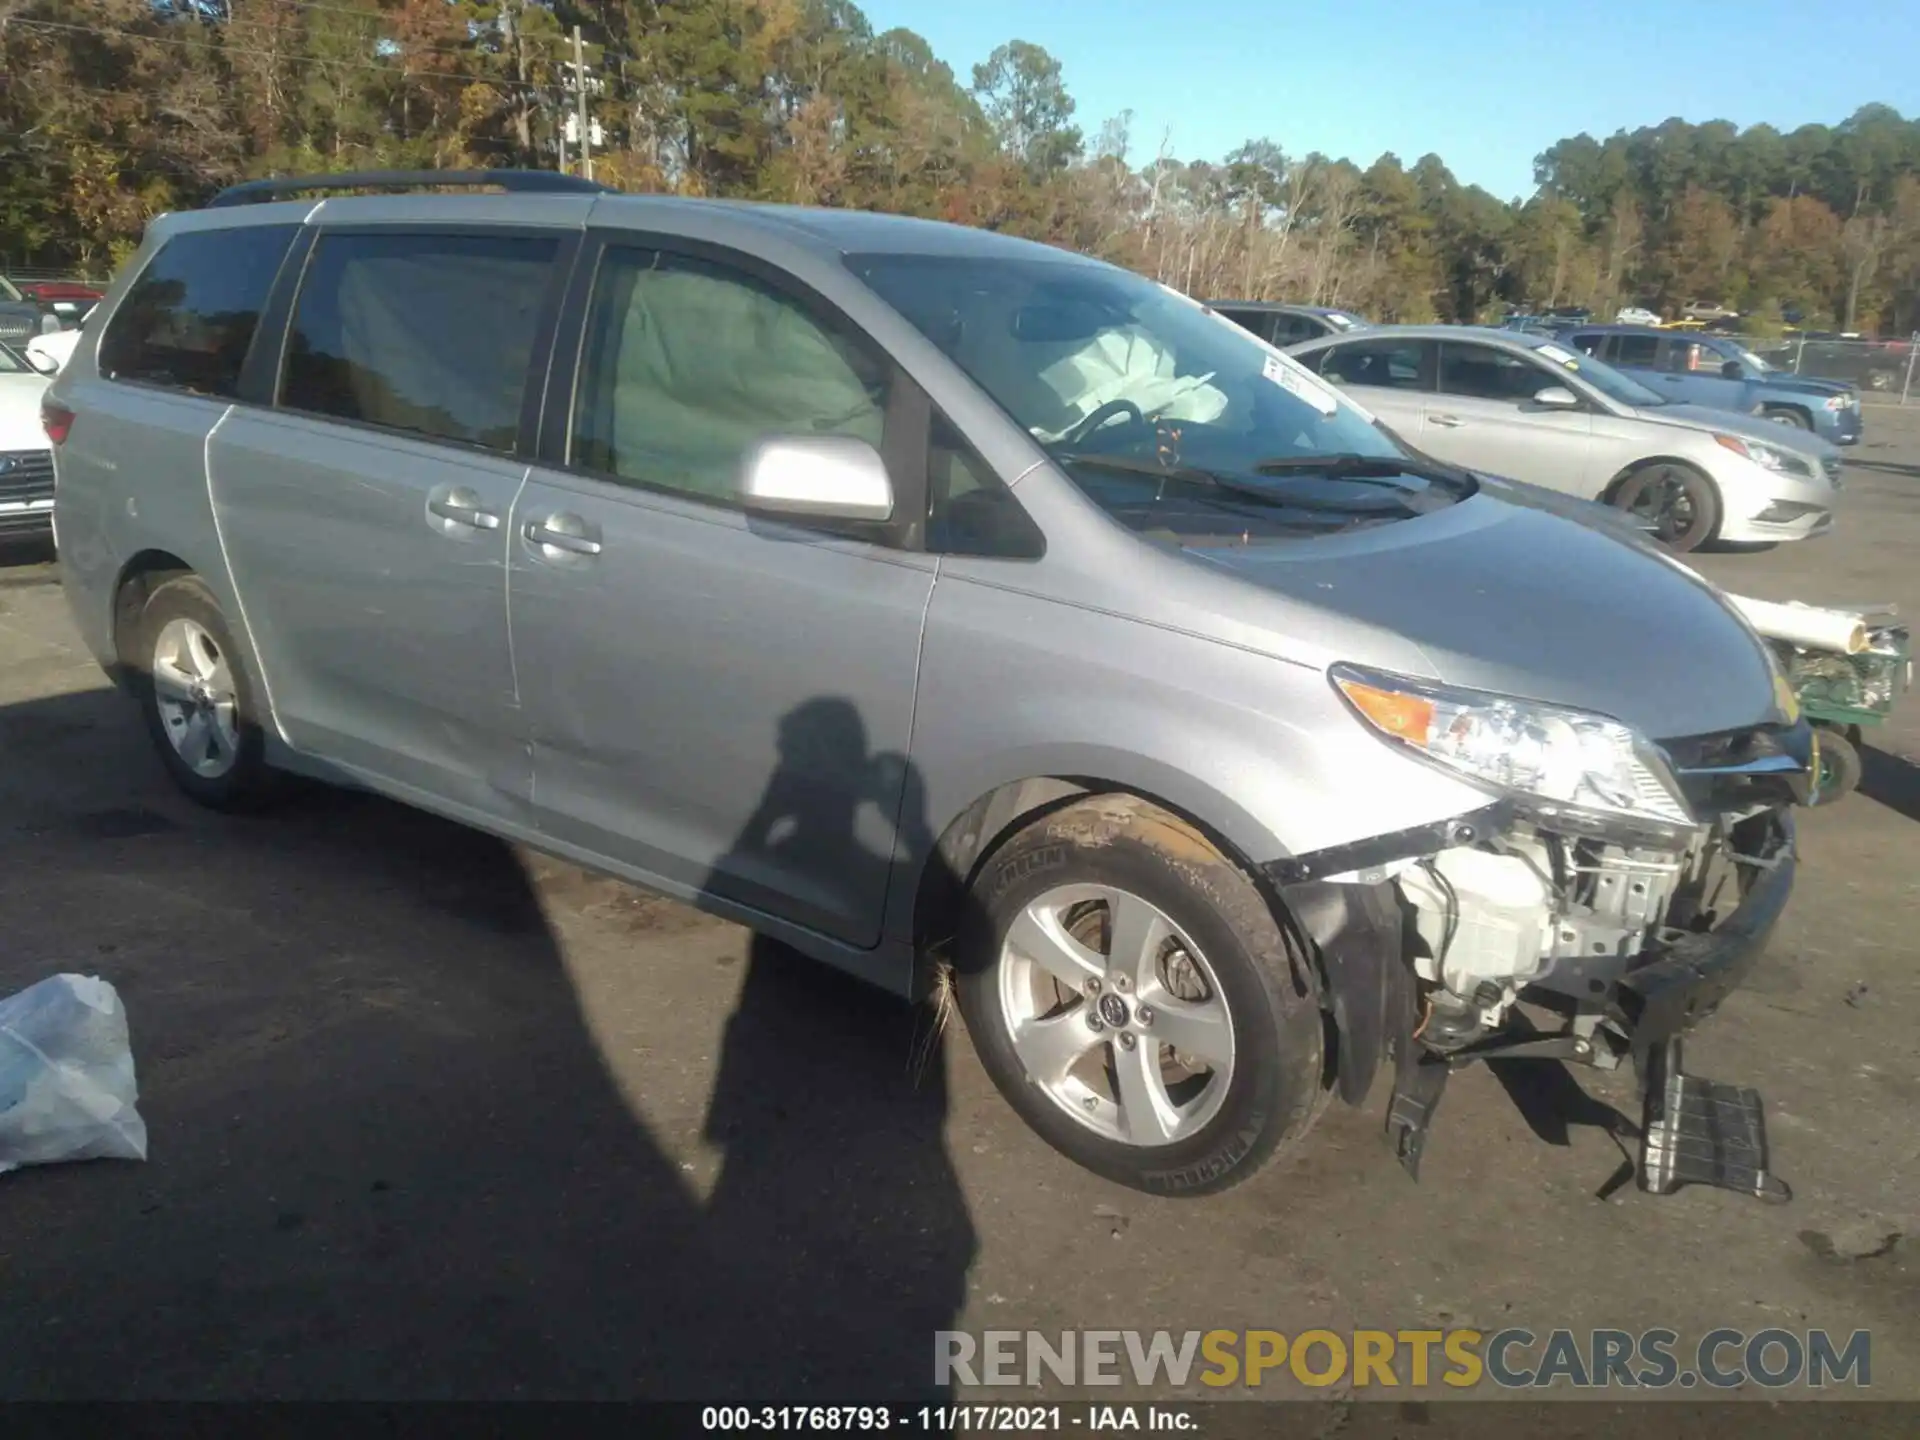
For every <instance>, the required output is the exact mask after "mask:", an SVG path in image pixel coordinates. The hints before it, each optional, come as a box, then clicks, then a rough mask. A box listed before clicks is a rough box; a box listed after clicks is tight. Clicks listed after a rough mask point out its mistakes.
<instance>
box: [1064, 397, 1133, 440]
mask: <svg viewBox="0 0 1920 1440" xmlns="http://www.w3.org/2000/svg"><path fill="white" fill-rule="evenodd" d="M1116 415H1131V416H1132V417H1133V423H1134V424H1136V425H1145V424H1146V423H1147V417H1146V416H1145V415H1143V414H1141V413H1140V407H1139V406H1138V405H1136V404H1134V403H1133V401H1131V400H1109V401H1108V402H1107V403H1106V404H1104V405H1102V406H1101V407H1100V408H1099V409H1098V410H1095V411H1094V412H1093V413H1092V414H1091V415H1089V416H1087V418H1086V419H1084V420H1082V421H1081V422H1080V423H1079V424H1078V425H1076V426H1074V427H1073V428H1072V429H1071V430H1069V431H1067V433H1066V434H1065V435H1063V436H1062V437H1061V439H1062V440H1063V441H1064V442H1065V443H1067V444H1069V445H1078V444H1079V443H1080V442H1081V441H1082V440H1085V439H1086V438H1087V437H1088V436H1089V435H1091V434H1093V432H1094V431H1096V430H1098V429H1099V428H1100V427H1101V426H1102V425H1105V424H1106V423H1107V422H1108V421H1109V420H1111V419H1113V417H1114V416H1116Z"/></svg>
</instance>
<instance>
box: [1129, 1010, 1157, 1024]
mask: <svg viewBox="0 0 1920 1440" xmlns="http://www.w3.org/2000/svg"><path fill="white" fill-rule="evenodd" d="M1133 1014H1134V1018H1135V1019H1137V1020H1138V1021H1139V1022H1140V1024H1141V1026H1142V1027H1145V1026H1148V1025H1151V1024H1153V1011H1151V1010H1149V1009H1148V1008H1147V1007H1146V1006H1144V1005H1142V1006H1141V1007H1140V1008H1139V1009H1138V1010H1135V1011H1134V1012H1133Z"/></svg>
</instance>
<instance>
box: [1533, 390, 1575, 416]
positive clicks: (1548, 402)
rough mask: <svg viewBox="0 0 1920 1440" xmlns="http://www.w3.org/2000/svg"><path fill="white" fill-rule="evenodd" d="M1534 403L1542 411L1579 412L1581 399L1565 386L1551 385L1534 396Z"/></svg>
mask: <svg viewBox="0 0 1920 1440" xmlns="http://www.w3.org/2000/svg"><path fill="white" fill-rule="evenodd" d="M1533 403H1534V404H1536V405H1538V406H1539V407H1540V408H1541V409H1542V410H1578V409H1579V408H1580V397H1579V396H1578V395H1576V394H1574V393H1573V392H1572V391H1571V390H1569V389H1567V387H1566V386H1564V385H1549V386H1547V387H1546V389H1544V390H1540V391H1537V392H1536V393H1535V394H1534V397H1533Z"/></svg>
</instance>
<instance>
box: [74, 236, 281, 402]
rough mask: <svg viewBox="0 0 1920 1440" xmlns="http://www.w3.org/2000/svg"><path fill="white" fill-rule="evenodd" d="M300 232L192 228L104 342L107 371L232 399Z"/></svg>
mask: <svg viewBox="0 0 1920 1440" xmlns="http://www.w3.org/2000/svg"><path fill="white" fill-rule="evenodd" d="M298 228H299V227H298V226H294V225H249V226H242V227H240V228H238V229H233V230H190V231H188V232H187V233H186V234H184V235H176V236H174V237H173V238H172V239H171V240H169V241H167V242H166V243H165V244H164V245H162V246H161V247H160V252H159V253H158V254H157V255H155V256H154V257H153V260H152V262H151V263H149V264H148V266H147V268H146V269H145V270H143V271H141V272H140V278H139V279H138V280H136V281H135V282H134V284H133V288H132V289H130V290H128V292H127V298H126V299H125V300H123V301H121V303H120V307H119V309H117V310H116V311H115V312H114V315H113V322H112V323H111V324H110V325H108V326H107V333H106V334H105V335H103V336H102V337H101V340H100V373H101V374H102V375H105V376H106V377H107V378H108V379H110V380H138V381H140V382H142V383H144V384H148V385H164V386H166V387H167V388H169V389H174V390H187V391H191V392H192V393H193V394H196V395H210V396H214V397H216V398H220V399H231V398H232V397H233V396H234V395H235V394H237V393H238V392H239V389H240V366H241V364H242V362H244V361H245V360H246V358H247V347H248V346H249V345H251V344H252V343H253V332H254V330H255V329H256V328H257V327H258V325H259V323H260V311H261V310H262V309H263V308H264V307H265V305H266V303H267V292H268V291H269V290H271V289H272V288H273V279H274V276H275V275H276V274H277V273H278V272H279V269H280V260H281V258H282V257H283V256H284V255H285V254H286V253H287V246H288V245H289V244H290V243H291V242H292V240H293V236H294V233H295V231H296V230H297V229H298Z"/></svg>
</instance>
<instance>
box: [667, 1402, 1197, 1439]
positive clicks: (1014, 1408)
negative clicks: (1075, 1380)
mask: <svg viewBox="0 0 1920 1440" xmlns="http://www.w3.org/2000/svg"><path fill="white" fill-rule="evenodd" d="M700 1428H701V1429H702V1430H703V1431H708V1432H725V1431H743V1432H753V1431H789V1432H796V1431H811V1432H817V1431H828V1432H831V1431H843V1432H849V1431H850V1432H853V1433H857V1434H871V1433H877V1432H882V1431H889V1430H898V1431H904V1432H907V1433H918V1434H937V1435H951V1434H955V1433H963V1432H969V1431H977V1432H981V1433H988V1432H996V1433H1005V1434H1013V1435H1024V1434H1030V1433H1032V1432H1035V1431H1047V1430H1051V1431H1065V1432H1070V1433H1080V1434H1085V1435H1118V1434H1122V1433H1126V1432H1129V1431H1160V1432H1162V1433H1167V1434H1173V1433H1192V1432H1195V1431H1197V1430H1198V1429H1199V1428H1200V1423H1199V1420H1198V1418H1197V1417H1196V1416H1195V1415H1194V1413H1193V1412H1192V1411H1191V1410H1190V1409H1187V1408H1184V1407H1181V1406H1175V1405H1145V1404H1142V1405H1130V1404H1115V1405H913V1406H908V1405H708V1406H705V1407H703V1408H702V1410H701V1412H700Z"/></svg>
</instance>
